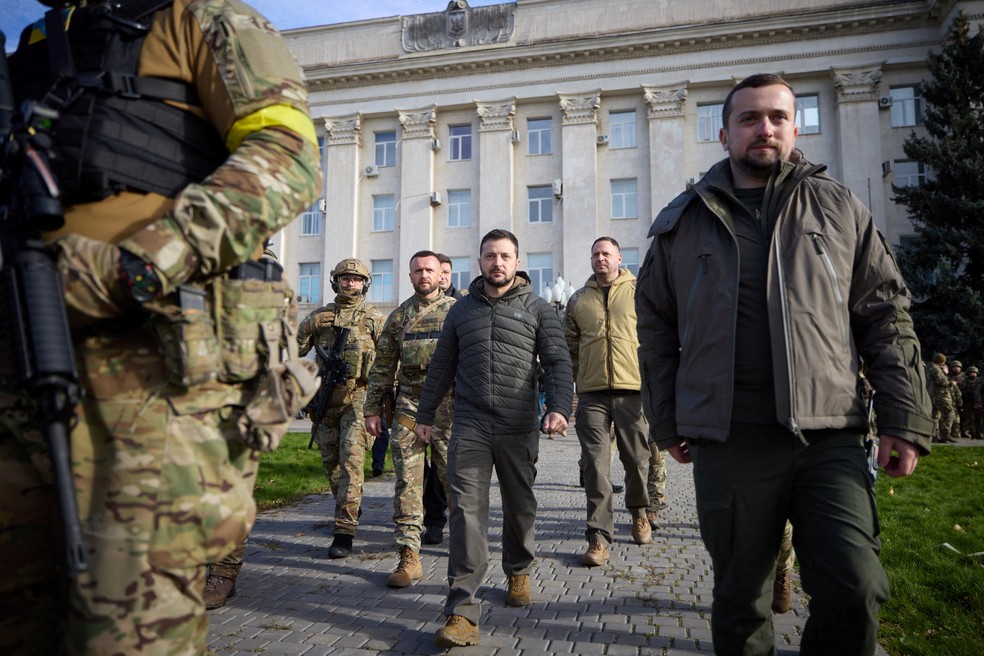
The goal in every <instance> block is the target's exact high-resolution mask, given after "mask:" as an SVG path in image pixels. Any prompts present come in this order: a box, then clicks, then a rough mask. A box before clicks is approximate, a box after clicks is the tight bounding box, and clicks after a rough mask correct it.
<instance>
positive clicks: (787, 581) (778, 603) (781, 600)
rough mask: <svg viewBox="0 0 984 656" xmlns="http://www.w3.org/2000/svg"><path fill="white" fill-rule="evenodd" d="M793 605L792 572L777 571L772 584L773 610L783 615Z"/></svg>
mask: <svg viewBox="0 0 984 656" xmlns="http://www.w3.org/2000/svg"><path fill="white" fill-rule="evenodd" d="M792 607H793V576H792V572H789V571H785V570H783V571H781V572H776V581H775V583H773V584H772V612H773V613H777V614H779V615H782V614H783V613H788V612H789V609H791V608H792Z"/></svg>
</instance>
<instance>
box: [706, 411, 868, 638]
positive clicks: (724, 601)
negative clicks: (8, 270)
mask: <svg viewBox="0 0 984 656" xmlns="http://www.w3.org/2000/svg"><path fill="white" fill-rule="evenodd" d="M807 440H808V441H809V444H803V443H802V442H801V441H800V440H798V439H797V438H796V437H795V436H793V434H792V433H790V432H789V431H787V430H786V429H784V428H782V427H780V426H756V425H751V424H737V423H736V424H732V427H731V434H730V435H729V436H728V440H727V442H724V443H720V442H711V441H708V440H691V445H690V451H691V455H692V457H693V461H694V483H695V487H696V491H697V516H698V520H699V521H700V534H701V538H703V540H704V544H705V546H706V547H707V550H708V552H710V554H711V560H712V562H713V565H714V600H713V603H712V606H711V631H712V637H713V640H714V653H715V654H720V655H724V656H730V655H732V654H734V655H736V656H738V655H740V656H755V655H759V654H766V655H768V654H775V653H776V647H775V634H774V631H773V625H772V613H771V612H770V606H771V603H772V584H773V581H774V577H775V572H776V560H777V557H778V555H779V545H780V543H781V541H782V534H783V529H784V527H785V524H786V519H787V518H788V519H789V520H790V521H791V522H792V525H793V545H794V546H795V548H796V557H797V558H798V559H799V562H800V575H801V579H802V583H803V590H804V591H805V592H806V593H807V594H808V595H809V596H810V617H809V619H808V620H807V622H806V626H805V628H804V631H803V637H802V640H801V646H800V653H801V654H802V655H803V656H825V655H828V654H838V656H855V655H865V656H866V655H870V654H873V653H874V650H875V634H876V633H877V631H878V609H879V607H880V606H881V604H882V603H884V602H885V601H886V600H887V599H888V578H887V577H886V575H885V570H884V569H883V568H882V566H881V562H880V561H879V559H878V554H879V550H880V546H881V545H880V542H879V539H878V534H879V529H878V516H877V512H876V509H875V495H874V484H873V481H872V479H871V476H870V474H869V473H868V464H867V458H866V455H865V451H864V446H863V444H862V438H861V436H860V435H859V434H857V433H855V432H849V431H837V430H829V431H812V432H808V433H807Z"/></svg>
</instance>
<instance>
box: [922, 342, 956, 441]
mask: <svg viewBox="0 0 984 656" xmlns="http://www.w3.org/2000/svg"><path fill="white" fill-rule="evenodd" d="M948 373H949V367H947V364H946V356H945V355H943V354H942V353H937V354H935V355H934V356H933V362H932V363H931V364H930V365H929V366H928V367H926V388H927V390H928V391H929V398H930V400H931V401H932V402H933V419H934V420H935V421H936V434H935V435H934V436H933V441H934V442H943V443H948V442H956V441H957V440H956V438H955V437H954V436H953V435H952V434H951V433H952V431H953V426H954V423H955V422H956V412H955V411H954V407H953V394H954V390H955V389H956V388H957V386H956V385H955V384H954V383H953V381H951V380H950V378H949V377H948V376H947V374H948Z"/></svg>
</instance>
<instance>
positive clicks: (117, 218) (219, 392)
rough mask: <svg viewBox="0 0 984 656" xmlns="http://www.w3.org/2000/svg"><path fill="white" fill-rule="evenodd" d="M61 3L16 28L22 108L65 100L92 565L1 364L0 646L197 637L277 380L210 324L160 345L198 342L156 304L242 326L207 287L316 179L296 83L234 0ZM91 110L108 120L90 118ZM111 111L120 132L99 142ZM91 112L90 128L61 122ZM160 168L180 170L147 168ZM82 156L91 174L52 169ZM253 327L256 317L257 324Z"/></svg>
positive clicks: (145, 642) (85, 526) (281, 46)
mask: <svg viewBox="0 0 984 656" xmlns="http://www.w3.org/2000/svg"><path fill="white" fill-rule="evenodd" d="M51 4H57V5H59V7H61V6H63V5H64V4H65V3H61V2H60V3H51ZM148 4H150V5H152V7H151V8H150V9H148V8H147V7H148ZM162 5H163V6H162ZM138 9H139V10H140V11H143V12H149V13H143V14H140V13H138ZM55 11H56V12H60V11H61V9H60V8H59V9H58V10H55ZM59 15H61V17H63V18H64V24H65V25H66V28H65V30H67V32H68V33H69V35H70V36H71V38H68V39H66V38H65V34H64V31H63V30H62V29H61V28H58V24H59V21H58V17H59ZM52 18H53V21H51V22H49V23H48V25H47V26H46V25H45V22H44V21H43V20H42V21H40V22H39V23H38V24H36V25H35V26H34V27H33V28H29V29H27V30H25V31H24V32H23V35H22V40H21V44H20V47H19V49H18V52H17V53H16V54H15V55H13V56H12V57H11V58H10V69H11V76H12V78H13V82H14V93H15V96H16V100H17V102H16V103H15V106H18V105H20V102H21V101H22V100H24V99H26V98H33V99H40V98H43V97H45V96H46V95H47V94H48V92H49V91H50V93H51V95H50V96H48V97H49V98H58V99H62V100H63V101H64V102H63V103H62V104H61V105H60V107H59V110H60V115H61V118H60V119H59V122H58V123H57V125H56V127H57V128H58V129H56V130H55V131H54V133H53V134H54V136H55V144H54V148H55V151H56V154H57V155H58V157H57V158H55V159H53V160H52V161H53V163H54V162H55V161H56V159H57V161H58V164H57V170H56V173H57V174H59V178H60V182H61V187H62V189H61V191H62V201H63V203H64V205H65V208H66V211H65V219H66V223H65V226H64V228H62V229H61V230H60V231H59V232H58V233H56V234H49V235H46V239H47V240H48V242H49V246H50V252H52V253H53V254H54V255H55V257H56V258H57V261H56V264H57V266H58V269H59V270H60V272H61V279H62V286H63V291H64V300H65V304H66V307H67V309H68V314H69V319H70V322H71V329H72V335H73V340H74V349H75V356H76V361H77V363H78V370H79V374H80V383H81V386H82V388H83V389H84V392H85V394H84V397H83V399H82V401H81V402H80V403H79V405H78V406H77V408H76V417H77V423H76V424H75V425H74V427H73V429H72V431H71V434H70V436H69V439H70V442H71V444H70V451H71V468H72V474H73V480H74V487H75V490H74V491H75V494H76V497H77V500H78V510H79V514H80V520H81V524H82V530H83V537H84V540H85V545H86V550H87V553H88V558H89V569H88V570H87V571H84V572H82V573H80V574H79V575H78V576H76V577H68V576H67V575H66V574H65V571H64V569H63V560H64V554H63V545H62V540H61V539H60V536H61V526H60V524H59V523H58V521H57V512H56V510H55V503H56V502H55V496H54V493H53V485H52V475H51V465H50V462H49V460H48V454H47V446H46V444H45V443H44V440H43V439H42V438H41V436H40V433H39V431H38V430H37V429H36V427H35V425H34V424H33V423H32V420H31V418H30V416H31V414H32V413H33V411H34V407H33V406H34V399H31V398H26V396H25V395H24V394H23V393H22V390H21V389H18V388H16V387H14V386H13V385H11V382H12V381H11V380H10V372H11V369H9V368H7V367H6V366H5V365H4V366H3V367H0V408H2V409H0V509H2V510H0V562H2V563H3V566H4V569H5V572H4V575H3V576H2V577H0V653H3V654H14V653H16V654H22V653H37V654H56V653H100V654H138V653H139V654H142V655H150V654H160V655H164V654H168V655H171V654H203V653H205V650H206V647H205V638H206V631H207V617H206V613H205V605H204V603H203V601H202V591H203V588H204V579H205V570H206V563H208V562H214V561H217V560H219V559H220V558H222V557H223V556H225V555H226V554H227V553H229V552H230V551H231V550H232V549H233V548H234V547H235V546H236V545H237V544H239V543H240V542H241V541H242V540H243V538H244V537H245V536H246V535H247V533H248V532H249V529H250V527H251V526H252V523H253V519H254V517H255V505H254V503H253V499H252V487H253V481H254V478H255V472H256V465H257V462H258V453H257V451H255V450H254V449H253V448H251V446H265V447H267V448H269V447H270V446H272V445H273V442H275V441H276V439H279V438H276V436H274V435H272V429H271V433H267V434H266V435H265V438H270V441H269V442H268V443H266V444H259V443H258V442H257V441H255V440H256V439H257V438H258V437H260V434H261V433H263V432H264V429H263V427H262V426H260V425H258V424H255V423H253V420H254V418H255V415H254V414H247V412H246V407H247V406H252V407H255V404H256V403H257V402H262V401H263V399H264V396H265V395H266V394H267V393H268V390H266V389H265V388H259V387H258V384H259V381H260V380H261V377H262V379H263V380H271V379H272V378H271V377H270V376H269V375H264V370H263V367H262V366H257V367H255V368H251V369H250V371H246V372H241V375H240V376H238V378H239V379H240V380H241V382H234V380H235V378H236V377H235V376H232V375H231V374H230V373H229V372H228V371H227V370H226V368H225V365H226V364H228V361H227V360H225V356H227V355H228V354H227V353H225V352H217V351H216V350H214V349H215V348H216V344H217V343H218V342H216V341H214V338H215V336H214V333H208V332H203V333H202V334H201V341H199V342H197V343H196V344H195V346H196V347H202V350H197V349H192V350H190V351H188V352H187V353H186V355H187V357H186V358H185V359H181V358H176V357H173V356H172V355H165V354H164V353H165V352H168V353H171V354H173V351H170V352H169V351H168V350H167V349H168V348H169V347H171V346H175V345H177V344H180V345H183V346H187V345H188V343H187V342H181V341H180V339H179V340H178V341H177V342H174V341H169V340H173V338H174V337H175V335H176V334H180V331H171V332H168V329H169V326H170V325H171V324H170V323H169V319H168V318H166V317H176V318H177V320H178V321H181V320H182V319H186V320H193V319H196V318H197V319H200V320H201V321H202V322H203V323H204V326H205V327H206V328H207V327H209V326H210V322H211V321H212V320H213V319H217V320H219V321H222V322H223V325H226V326H228V325H233V324H236V323H237V322H238V321H240V320H241V318H240V316H239V315H240V314H241V313H235V312H229V311H226V310H224V309H223V308H225V307H226V306H225V305H224V304H221V305H220V304H219V303H218V297H217V296H216V295H215V294H217V293H218V292H217V291H216V290H217V289H218V288H219V287H220V286H223V285H229V286H230V287H232V286H235V285H233V284H232V283H242V284H245V283H247V282H249V283H253V282H255V283H256V284H257V285H260V286H264V285H265V284H266V283H264V282H261V280H258V279H251V280H246V278H251V276H252V274H251V273H250V271H252V269H250V268H249V267H248V266H246V265H247V264H249V262H248V261H249V260H250V259H251V258H255V257H258V256H259V254H260V253H261V249H262V244H263V241H264V239H265V238H266V237H268V236H269V235H271V234H273V233H274V232H276V231H277V230H278V229H280V228H282V227H283V226H285V225H286V224H288V223H289V222H290V221H292V220H293V219H294V218H295V217H296V216H297V215H298V213H300V212H301V211H302V210H303V209H304V208H305V207H307V206H308V205H310V203H311V202H312V201H313V200H314V198H315V197H316V195H317V193H318V190H319V189H320V184H321V173H320V169H319V163H318V162H319V157H318V144H317V136H316V133H315V129H314V126H313V124H312V122H311V119H310V115H309V110H308V104H307V92H306V90H305V86H304V81H303V78H302V75H301V72H300V70H299V68H298V66H297V64H296V62H295V61H294V59H293V57H292V56H291V53H290V51H289V50H288V48H287V46H286V44H285V43H284V42H283V40H282V39H281V37H280V35H279V34H277V32H276V31H275V30H274V28H273V27H272V26H271V25H270V24H269V23H268V22H267V21H266V20H265V19H264V18H263V17H262V16H260V15H259V14H257V13H256V12H255V11H254V10H252V9H250V8H249V7H247V6H245V5H243V4H242V3H240V2H238V0H227V1H223V2H213V1H210V0H198V1H191V0H174V1H173V2H172V3H169V4H164V3H158V4H157V5H153V3H128V2H123V3H115V4H113V5H112V6H110V3H108V2H91V1H90V2H89V3H86V4H83V3H78V6H75V5H74V4H73V5H72V6H71V7H70V9H68V10H66V11H65V12H64V13H62V14H59V13H54V14H52ZM53 24H54V26H55V27H56V29H52V25H53ZM135 24H140V25H144V26H146V28H147V29H139V28H134V27H133V26H134V25H135ZM127 30H133V32H134V33H135V34H134V33H130V34H125V35H124V37H125V38H118V39H115V40H113V41H112V43H113V44H115V45H116V49H115V50H113V51H112V52H111V53H110V52H109V50H110V48H109V47H108V46H107V43H106V38H107V34H109V33H113V34H116V35H118V34H120V33H122V32H125V31H127ZM49 44H51V45H50V48H49ZM65 52H71V53H72V56H73V58H74V68H75V70H76V71H78V74H79V78H74V77H70V78H65V79H61V80H59V81H58V82H57V83H56V82H55V80H54V79H53V77H54V76H53V74H52V73H51V72H50V71H49V69H48V66H47V62H48V61H49V53H54V54H52V57H53V58H60V57H61V53H65ZM107 53H109V54H108V56H104V55H107ZM120 53H122V55H121V54H120ZM127 55H129V57H127ZM100 73H106V74H107V75H105V76H103V77H97V75H98V74H100ZM110 73H112V75H110ZM82 76H86V79H88V80H98V79H102V80H105V81H109V80H111V79H115V80H122V81H123V82H126V83H127V84H125V85H123V87H125V88H123V87H120V88H113V86H112V84H107V86H106V87H105V88H102V89H99V90H98V92H96V90H93V89H92V88H91V87H89V88H87V89H80V88H79V86H78V85H77V84H76V83H77V80H78V79H80V78H81V77H82ZM173 98H181V100H180V102H178V101H175V102H172V99H173ZM93 107H95V109H93ZM95 111H100V112H101V113H100V114H99V116H100V120H99V121H88V120H86V119H88V118H90V117H91V116H93V114H92V112H95ZM148 113H149V114H153V115H154V116H156V117H157V118H154V119H148V118H146V117H147V115H148ZM165 115H166V120H163V119H164V118H165ZM69 118H71V119H73V120H69ZM62 119H64V121H62ZM121 124H127V126H128V130H122V133H121V134H119V135H117V137H118V139H119V140H121V141H116V142H115V144H116V145H115V146H110V147H107V145H106V141H105V139H107V135H108V134H109V133H110V132H113V131H114V130H116V128H118V127H119V126H121ZM83 130H85V131H87V132H86V134H85V135H84V136H85V137H86V138H84V139H80V140H75V141H70V139H69V137H68V136H67V135H74V136H75V137H79V136H80V135H79V134H78V133H79V131H83ZM168 130H173V131H168ZM130 135H135V136H138V137H139V139H140V141H141V142H142V145H141V144H140V143H130V142H129V141H128V138H129V136H130ZM63 139H64V140H63ZM63 144H65V145H68V144H73V145H74V147H66V148H65V149H64V150H63V149H62V148H61V146H62V145H63ZM79 144H81V146H80V145H79ZM151 144H152V145H151ZM158 146H159V147H158ZM80 149H81V150H80ZM90 149H91V150H90ZM151 151H153V152H151ZM107 153H109V154H110V155H111V156H112V157H110V158H102V155H104V154H107ZM169 153H170V154H169ZM158 167H159V168H158ZM164 168H169V169H170V170H171V172H172V173H175V175H174V177H173V178H171V179H170V180H167V181H165V179H164V178H165V176H164V175H163V174H162V175H158V174H157V173H158V172H159V171H161V170H162V169H164ZM75 169H78V170H80V171H81V174H82V181H81V182H80V180H79V179H78V178H72V177H71V176H67V175H64V173H63V171H66V170H75ZM148 171H149V172H150V173H147V172H148ZM164 185H166V186H167V188H162V187H163V186H164ZM0 202H3V201H0ZM230 272H233V273H236V275H237V276H238V275H240V274H242V275H241V277H242V278H243V280H239V279H237V280H233V277H234V276H233V275H232V273H230ZM264 275H265V274H264ZM263 280H270V279H269V278H263ZM179 287H181V288H182V289H184V290H186V291H193V290H198V291H201V292H202V295H201V298H202V299H203V306H204V308H205V310H204V311H198V314H195V315H194V316H192V315H191V311H190V310H188V309H187V308H186V306H185V305H184V304H182V303H181V302H180V301H179V294H178V293H177V292H178V289H179ZM281 287H282V285H281ZM193 295H194V294H193ZM280 298H281V301H280V305H281V307H284V305H283V299H285V298H286V297H285V296H284V295H283V294H280ZM295 307H296V306H295ZM288 320H289V318H288V317H286V316H285V317H284V324H283V325H284V327H289V326H290V324H289V323H288ZM227 321H228V322H229V323H228V324H226V323H225V322H227ZM277 324H278V325H279V324H280V322H279V321H278V322H277ZM252 329H253V330H254V333H253V334H254V335H257V334H260V332H259V330H260V327H259V326H258V325H257V324H256V323H255V322H253V323H252ZM291 330H292V328H291ZM168 335H170V337H168ZM256 341H257V340H256V338H255V337H254V338H253V342H254V346H255V343H256ZM293 342H294V335H293V333H292V332H291V333H290V344H289V346H290V347H291V348H292V347H293ZM284 344H287V342H283V343H282V345H284ZM274 346H276V345H274ZM179 350H180V349H179ZM275 350H279V349H275ZM197 357H201V358H202V359H203V360H205V359H210V358H212V357H219V358H221V361H220V362H218V364H219V365H220V366H221V367H222V368H217V367H216V366H212V367H206V366H202V367H201V368H200V369H196V368H195V367H196V365H204V364H205V363H204V362H196V361H195V360H194V359H195V358H197ZM277 366H278V369H277V370H276V371H277V372H278V373H279V372H280V369H279V367H283V365H277ZM312 369H313V367H312ZM265 371H266V372H267V373H268V374H269V372H271V371H273V370H270V369H266V370H265ZM193 372H194V374H195V375H192V373H193ZM182 374H186V375H185V376H182ZM308 375H309V381H308V382H309V383H315V377H314V372H313V371H312V372H309V374H308ZM296 383H297V381H296V380H295V381H293V382H290V385H292V386H294V385H296ZM314 389H316V385H315V387H314V388H313V389H311V390H310V392H311V393H313V391H314ZM293 391H295V392H296V391H298V390H296V389H295V390H293ZM302 396H303V395H302ZM279 400H280V401H289V399H284V398H280V399H279ZM303 400H304V401H306V399H303ZM290 405H291V404H288V407H289V406H290ZM287 423H289V417H288V422H287ZM286 425H287V424H284V426H283V427H284V428H286ZM274 438H276V439H274Z"/></svg>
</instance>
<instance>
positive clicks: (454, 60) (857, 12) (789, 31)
mask: <svg viewBox="0 0 984 656" xmlns="http://www.w3.org/2000/svg"><path fill="white" fill-rule="evenodd" d="M930 9H935V10H937V11H938V10H939V7H938V6H937V5H933V6H932V7H930V5H929V4H927V3H926V2H905V3H901V4H899V3H881V4H875V5H871V6H868V7H863V8H858V9H852V10H834V11H823V12H815V13H812V14H810V13H808V14H805V15H797V16H795V17H792V16H780V17H762V18H755V19H748V20H742V21H734V22H728V23H704V24H697V25H685V26H671V27H664V28H652V29H645V30H640V31H637V32H629V33H626V32H624V31H622V32H618V33H611V34H605V33H599V34H595V35H590V36H584V37H572V38H570V39H563V40H549V41H542V42H539V41H530V42H517V43H510V44H501V45H492V46H486V47H475V48H467V49H460V50H444V51H438V52H437V53H426V54H422V55H407V56H400V57H390V58H383V59H374V60H372V61H355V62H346V63H342V64H338V63H321V64H317V65H311V66H306V67H304V73H305V76H306V78H307V80H308V87H309V89H310V90H311V91H312V92H319V91H331V90H338V89H348V88H358V87H364V86H373V85H378V84H384V83H390V82H400V83H402V84H405V83H410V82H414V81H420V80H429V79H442V78H449V77H460V76H462V75H469V74H479V73H483V74H487V73H504V72H516V71H521V70H525V69H530V68H544V67H559V66H565V65H569V64H582V65H583V64H597V63H602V62H611V61H619V60H628V59H639V58H650V57H653V56H660V57H664V56H670V55H679V54H688V53H693V52H703V51H713V50H722V49H726V48H736V47H741V48H742V49H748V50H754V51H763V50H764V51H768V50H769V48H770V47H773V46H776V45H780V44H783V43H791V42H803V41H818V40H827V41H829V40H830V39H833V38H839V39H843V38H847V37H857V36H867V35H871V34H877V33H884V32H893V33H897V32H899V31H900V30H905V29H917V28H924V27H926V26H927V25H936V24H938V19H937V17H936V16H934V15H932V13H933V12H931V11H930ZM868 42H869V43H870V42H871V40H870V39H869V40H868ZM910 46H925V42H924V41H923V40H916V41H914V42H911V43H899V42H898V41H896V42H894V43H893V44H892V45H891V46H885V47H890V48H892V49H894V50H897V49H899V48H900V47H902V48H905V47H910ZM873 47H874V46H873ZM806 56H809V57H816V56H817V52H816V51H814V52H811V53H809V54H808V55H806ZM767 60H768V58H764V59H763V61H767ZM720 63H721V62H715V65H720Z"/></svg>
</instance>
